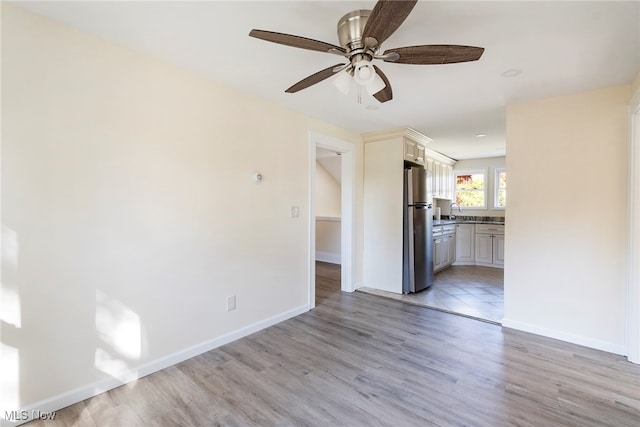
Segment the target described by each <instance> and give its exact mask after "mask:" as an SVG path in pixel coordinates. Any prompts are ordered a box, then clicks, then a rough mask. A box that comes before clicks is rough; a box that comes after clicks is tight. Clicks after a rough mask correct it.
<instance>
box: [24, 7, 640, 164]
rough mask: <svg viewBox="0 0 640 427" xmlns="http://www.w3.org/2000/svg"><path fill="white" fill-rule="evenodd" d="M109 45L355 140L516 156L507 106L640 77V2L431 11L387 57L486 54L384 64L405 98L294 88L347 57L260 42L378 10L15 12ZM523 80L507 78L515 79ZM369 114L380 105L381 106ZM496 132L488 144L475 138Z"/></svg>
mask: <svg viewBox="0 0 640 427" xmlns="http://www.w3.org/2000/svg"><path fill="white" fill-rule="evenodd" d="M17 4H18V5H20V6H22V7H24V8H27V9H30V10H32V11H34V12H37V13H40V14H43V15H46V16H48V17H50V18H52V19H55V20H57V21H61V22H63V23H65V24H67V25H70V26H72V27H75V28H77V29H79V30H81V31H85V32H88V33H91V34H94V35H97V36H99V37H102V38H105V39H108V40H112V41H114V42H116V43H119V44H122V45H125V46H128V47H131V48H133V49H136V50H139V51H143V52H146V53H149V54H151V55H154V56H156V57H160V58H163V59H166V60H168V61H170V62H174V63H176V64H180V65H181V66H183V67H185V68H188V69H191V70H193V71H195V72H196V73H199V74H201V75H205V76H208V77H210V78H211V79H214V80H216V81H219V82H222V83H224V84H226V85H228V86H231V87H234V88H237V89H239V90H241V91H247V92H251V93H253V94H255V95H256V96H259V97H262V98H266V99H268V100H271V101H273V102H275V103H278V104H281V105H284V106H286V107H288V108H291V109H294V110H297V111H300V112H302V113H305V114H307V115H310V116H314V117H318V118H321V119H323V120H326V121H328V122H331V123H334V124H336V125H339V126H341V127H344V128H347V129H350V130H353V131H356V132H369V131H373V130H380V129H388V128H395V127H400V126H410V127H412V128H414V129H416V130H418V131H420V132H422V133H424V134H426V135H427V136H429V137H431V138H433V139H434V142H433V143H432V144H431V147H430V148H432V149H434V150H436V151H439V152H441V153H444V154H446V155H449V156H451V157H453V158H456V159H464V158H475V157H493V156H502V155H504V154H505V151H504V147H505V106H506V105H507V104H510V103H514V102H522V101H527V100H532V99H536V98H543V97H549V96H555V95H562V94H567V93H573V92H578V91H585V90H590V89H596V88H600V87H606V86H612V85H618V84H627V83H630V82H631V81H632V80H633V78H634V77H635V76H636V74H637V73H638V71H639V70H640V2H638V1H629V2H622V1H603V2H596V1H583V2H578V1H553V2H546V1H532V2H523V1H509V2H507V1H494V2H486V1H451V0H450V1H420V2H418V4H417V5H416V7H415V8H414V9H413V11H412V13H411V15H409V17H408V18H407V20H406V21H405V22H404V24H403V25H402V26H401V27H400V28H399V30H398V31H396V33H394V34H393V35H392V36H391V37H390V38H389V39H388V40H387V41H386V42H385V43H384V45H383V46H382V50H384V49H389V48H394V47H401V46H411V45H418V44H462V45H472V46H482V47H484V48H485V49H486V50H485V53H484V55H483V56H482V58H481V59H480V60H479V61H477V62H471V63H464V64H449V65H403V64H391V63H384V62H382V61H376V63H377V65H378V66H379V67H380V68H382V69H383V71H384V72H385V74H386V75H387V77H388V78H389V80H390V82H391V85H392V87H393V94H394V99H393V100H392V101H390V102H387V103H385V104H379V103H378V102H377V101H376V100H375V99H373V98H371V97H369V96H367V95H366V93H365V94H363V99H362V103H361V104H358V103H357V98H356V94H355V93H351V94H350V95H348V96H344V95H342V94H340V93H339V92H338V91H337V90H336V89H335V88H334V87H333V86H332V85H331V83H330V80H326V81H323V82H321V83H319V84H317V85H315V86H312V87H310V88H308V89H306V90H304V91H301V92H298V93H296V94H286V93H284V90H285V89H286V88H288V87H289V86H291V85H292V84H293V83H295V82H297V81H299V80H301V79H302V78H304V77H306V76H308V75H310V74H313V73H314V72H316V71H319V70H321V69H324V68H326V67H329V66H331V65H333V64H337V63H339V62H340V59H341V58H340V57H338V56H335V55H331V54H324V53H320V52H314V51H307V50H302V49H296V48H292V47H288V46H282V45H278V44H273V43H268V42H265V41H262V40H257V39H254V38H251V37H248V33H249V31H250V30H251V29H252V28H257V29H263V30H270V31H277V32H283V33H288V34H295V35H300V36H304V37H309V38H313V39H316V40H321V41H326V42H328V43H332V44H338V40H337V35H336V24H337V22H338V20H339V19H340V17H341V16H342V15H344V14H346V13H347V12H350V11H352V10H355V9H371V8H373V6H374V4H375V1H278V2H276V1H264V0H263V1H252V2H249V1H200V2H180V1H172V2H155V1H143V2H129V1H121V2H93V1H71V2H57V1H46V2H24V1H19V2H17ZM513 69H517V70H521V71H522V73H521V74H520V75H518V76H516V77H511V78H508V77H503V76H502V73H504V72H505V71H507V70H513ZM368 106H375V107H377V109H375V110H369V109H367V107H368ZM480 133H482V134H486V135H487V136H486V137H484V138H476V137H475V135H476V134H480Z"/></svg>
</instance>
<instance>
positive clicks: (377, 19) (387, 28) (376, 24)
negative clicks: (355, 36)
mask: <svg viewBox="0 0 640 427" xmlns="http://www.w3.org/2000/svg"><path fill="white" fill-rule="evenodd" d="M417 2H418V0H408V1H407V0H378V3H376V5H375V6H374V8H373V10H372V11H371V14H370V15H369V18H368V19H367V24H366V25H365V26H364V30H363V31H362V40H364V41H365V43H367V38H369V37H372V38H374V39H376V41H377V43H374V44H373V46H372V47H375V46H379V45H381V44H382V42H384V41H385V40H386V39H388V38H389V36H391V34H393V33H394V32H395V31H396V30H397V29H398V27H399V26H400V25H401V24H402V23H403V22H404V20H405V19H406V18H407V16H409V14H410V13H411V11H412V10H413V7H414V6H415V5H416V3H417ZM367 44H369V43H367Z"/></svg>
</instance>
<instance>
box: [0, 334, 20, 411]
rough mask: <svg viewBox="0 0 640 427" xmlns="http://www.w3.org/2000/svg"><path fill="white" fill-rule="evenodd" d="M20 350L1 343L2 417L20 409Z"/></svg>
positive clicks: (0, 401)
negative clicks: (6, 412) (8, 412)
mask: <svg viewBox="0 0 640 427" xmlns="http://www.w3.org/2000/svg"><path fill="white" fill-rule="evenodd" d="M19 356H20V355H19V352H18V349H17V348H15V347H11V346H10V345H7V344H4V343H0V416H2V415H4V414H5V411H14V410H17V409H18V408H19V407H20V393H19V390H20V357H19Z"/></svg>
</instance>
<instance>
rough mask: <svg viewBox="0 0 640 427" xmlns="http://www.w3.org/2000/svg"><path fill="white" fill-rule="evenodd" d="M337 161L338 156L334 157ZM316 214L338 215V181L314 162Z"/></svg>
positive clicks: (338, 159)
mask: <svg viewBox="0 0 640 427" xmlns="http://www.w3.org/2000/svg"><path fill="white" fill-rule="evenodd" d="M336 160H337V161H338V162H339V161H340V157H336ZM316 215H317V216H330V217H340V215H341V210H340V183H339V182H338V181H336V179H335V178H334V177H333V176H331V174H330V173H329V172H327V170H326V169H325V168H324V167H323V166H322V165H321V164H320V163H318V162H316Z"/></svg>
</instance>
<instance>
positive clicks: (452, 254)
mask: <svg viewBox="0 0 640 427" xmlns="http://www.w3.org/2000/svg"><path fill="white" fill-rule="evenodd" d="M447 243H448V248H447V249H448V252H449V253H448V254H447V265H451V264H453V263H454V262H455V260H456V235H455V234H451V235H449V236H448V239H447Z"/></svg>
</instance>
